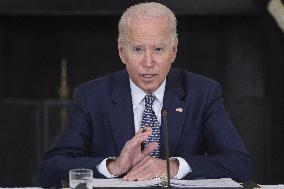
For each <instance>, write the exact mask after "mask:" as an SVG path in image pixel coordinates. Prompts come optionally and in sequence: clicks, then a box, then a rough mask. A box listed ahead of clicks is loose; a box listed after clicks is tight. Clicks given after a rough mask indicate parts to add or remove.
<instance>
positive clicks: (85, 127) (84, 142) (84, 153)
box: [40, 89, 105, 187]
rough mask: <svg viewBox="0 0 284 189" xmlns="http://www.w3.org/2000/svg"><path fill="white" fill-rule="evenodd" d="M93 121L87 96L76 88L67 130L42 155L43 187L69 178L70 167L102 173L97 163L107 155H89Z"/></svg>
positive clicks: (41, 174) (96, 174)
mask: <svg viewBox="0 0 284 189" xmlns="http://www.w3.org/2000/svg"><path fill="white" fill-rule="evenodd" d="M91 124H92V123H91V119H90V116H89V114H88V110H87V105H86V103H85V102H84V98H82V97H81V96H80V92H79V90H78V89H75V91H74V98H73V102H72V110H71V113H70V114H69V117H68V120H67V121H66V124H65V127H64V130H63V132H62V133H61V134H60V135H59V137H58V138H57V140H56V141H55V143H54V145H53V146H52V147H51V149H50V150H49V151H48V152H47V153H45V155H44V157H43V162H42V166H41V171H40V183H41V185H42V186H43V187H50V186H58V187H59V186H60V185H61V183H60V182H61V180H62V179H68V171H69V169H73V168H82V167H84V168H89V169H92V170H93V171H94V176H95V177H102V175H101V174H99V172H98V171H97V169H96V165H97V164H99V163H100V162H101V161H102V160H103V159H104V158H105V157H95V158H94V157H90V141H91V136H90V135H91V130H92V125H91Z"/></svg>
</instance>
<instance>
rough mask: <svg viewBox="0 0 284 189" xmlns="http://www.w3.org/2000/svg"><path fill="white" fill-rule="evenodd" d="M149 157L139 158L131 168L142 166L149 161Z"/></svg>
mask: <svg viewBox="0 0 284 189" xmlns="http://www.w3.org/2000/svg"><path fill="white" fill-rule="evenodd" d="M151 158H152V157H151V156H149V155H148V156H145V157H141V159H139V161H137V162H135V164H134V165H133V168H134V169H135V168H138V167H140V166H141V165H144V164H145V163H146V162H147V161H148V160H149V159H151Z"/></svg>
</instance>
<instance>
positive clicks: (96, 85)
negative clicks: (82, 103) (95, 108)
mask: <svg viewBox="0 0 284 189" xmlns="http://www.w3.org/2000/svg"><path fill="white" fill-rule="evenodd" d="M122 78H128V74H127V72H126V70H120V71H117V72H114V73H111V74H108V75H106V76H103V77H99V78H96V79H93V80H90V81H86V82H83V83H80V84H79V85H78V86H77V87H76V88H75V89H74V95H76V94H77V93H80V94H84V95H87V96H88V95H92V96H97V95H106V94H107V93H109V92H110V91H112V90H113V87H114V85H115V82H116V81H119V80H122Z"/></svg>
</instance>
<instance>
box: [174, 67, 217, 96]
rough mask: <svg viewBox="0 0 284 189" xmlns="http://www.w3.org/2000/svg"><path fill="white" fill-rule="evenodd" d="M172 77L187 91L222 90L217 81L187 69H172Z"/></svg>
mask: <svg viewBox="0 0 284 189" xmlns="http://www.w3.org/2000/svg"><path fill="white" fill-rule="evenodd" d="M170 77H171V78H172V79H173V80H174V81H175V82H178V83H180V84H181V85H182V88H183V89H184V90H185V91H196V90H198V91H199V90H208V89H210V88H220V85H219V83H218V82H217V81H215V80H213V79H211V78H209V77H206V76H203V75H200V74H196V73H193V72H189V71H187V70H185V69H172V70H171V72H170Z"/></svg>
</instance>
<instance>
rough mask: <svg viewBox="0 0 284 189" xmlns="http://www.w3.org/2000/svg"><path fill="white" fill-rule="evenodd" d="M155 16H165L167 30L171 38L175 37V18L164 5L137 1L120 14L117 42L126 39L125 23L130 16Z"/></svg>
mask: <svg viewBox="0 0 284 189" xmlns="http://www.w3.org/2000/svg"><path fill="white" fill-rule="evenodd" d="M155 17H167V18H168V20H169V22H168V28H169V32H170V34H171V36H172V38H173V39H176V38H177V29H176V27H177V20H176V17H175V15H174V13H173V12H172V11H171V10H170V9H169V8H168V7H166V6H165V5H162V4H160V3H155V2H150V3H139V4H136V5H134V6H131V7H129V8H128V9H127V10H126V11H125V12H124V13H123V14H122V16H121V18H120V20H119V24H118V31H119V35H118V43H119V44H120V43H122V42H125V41H126V39H127V32H128V31H127V24H128V23H129V20H130V19H131V18H142V19H151V18H155Z"/></svg>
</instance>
